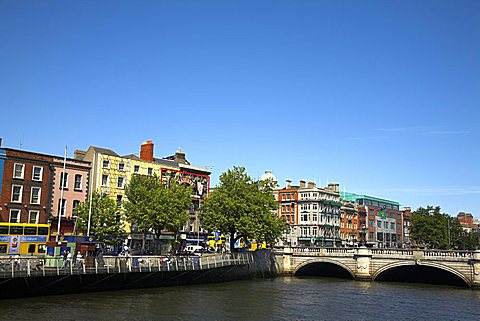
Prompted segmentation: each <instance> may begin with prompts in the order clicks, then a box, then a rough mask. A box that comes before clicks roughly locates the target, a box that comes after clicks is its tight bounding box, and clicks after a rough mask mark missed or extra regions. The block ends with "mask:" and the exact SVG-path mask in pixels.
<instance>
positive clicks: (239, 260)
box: [0, 252, 253, 278]
mask: <svg viewBox="0 0 480 321" xmlns="http://www.w3.org/2000/svg"><path fill="white" fill-rule="evenodd" d="M250 263H253V256H252V253H248V252H247V253H223V254H211V255H203V256H193V255H192V256H167V257H166V256H131V257H125V256H104V257H103V258H101V259H95V260H94V261H93V262H91V263H90V264H85V263H84V262H80V263H77V262H68V264H66V265H65V266H63V260H59V259H58V258H57V257H19V258H14V257H1V258H0V278H15V277H30V276H51V275H77V274H105V273H106V274H109V273H132V272H160V271H163V272H165V271H195V270H205V269H212V268H217V267H225V266H233V265H244V264H250Z"/></svg>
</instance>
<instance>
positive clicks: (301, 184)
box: [300, 179, 305, 188]
mask: <svg viewBox="0 0 480 321" xmlns="http://www.w3.org/2000/svg"><path fill="white" fill-rule="evenodd" d="M300 188H305V181H304V180H303V179H302V180H301V181H300Z"/></svg>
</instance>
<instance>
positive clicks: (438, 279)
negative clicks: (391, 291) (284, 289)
mask: <svg viewBox="0 0 480 321" xmlns="http://www.w3.org/2000/svg"><path fill="white" fill-rule="evenodd" d="M295 276H296V277H305V276H318V277H329V278H341V279H350V280H352V279H354V277H353V275H352V274H351V273H350V272H349V271H347V270H346V269H344V268H343V267H341V266H339V265H336V264H332V263H325V262H316V263H311V264H308V265H306V266H303V267H302V268H300V269H299V270H298V271H297V272H296V273H295ZM375 281H381V282H405V283H423V284H433V285H448V286H455V287H462V288H468V287H469V285H468V283H466V281H465V280H463V279H462V278H461V277H459V276H457V275H455V274H453V273H451V272H448V271H445V270H442V269H439V268H435V267H430V266H421V265H415V266H400V267H395V268H392V269H389V270H387V271H384V272H382V273H381V274H379V275H378V276H377V277H376V278H375Z"/></svg>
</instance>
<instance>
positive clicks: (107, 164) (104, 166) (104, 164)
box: [102, 159, 110, 168]
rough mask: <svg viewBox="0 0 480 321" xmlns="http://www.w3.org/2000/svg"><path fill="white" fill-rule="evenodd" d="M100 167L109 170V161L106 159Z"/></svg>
mask: <svg viewBox="0 0 480 321" xmlns="http://www.w3.org/2000/svg"><path fill="white" fill-rule="evenodd" d="M102 167H103V168H110V161H109V160H108V159H105V160H103V163H102Z"/></svg>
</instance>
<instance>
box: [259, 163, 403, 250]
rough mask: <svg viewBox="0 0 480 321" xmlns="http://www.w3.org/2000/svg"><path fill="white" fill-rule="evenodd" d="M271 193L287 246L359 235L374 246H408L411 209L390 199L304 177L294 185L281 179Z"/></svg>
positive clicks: (345, 241)
mask: <svg viewBox="0 0 480 321" xmlns="http://www.w3.org/2000/svg"><path fill="white" fill-rule="evenodd" d="M266 174H267V175H266V176H264V177H267V176H268V175H269V173H268V172H266ZM274 195H275V198H276V199H277V201H278V204H279V206H278V215H279V216H281V217H284V218H285V220H286V222H287V224H288V226H289V228H288V230H287V231H286V233H285V236H284V242H286V243H288V244H290V245H293V246H312V245H313V246H357V245H358V244H359V243H360V241H361V240H362V238H364V240H365V241H366V243H367V245H370V246H375V247H408V246H410V237H409V230H410V226H411V224H412V223H411V217H412V215H411V210H410V208H400V204H399V203H398V202H396V201H392V200H387V199H382V198H377V197H372V196H368V195H359V194H354V193H349V192H341V191H340V190H339V184H337V183H330V184H328V185H327V186H326V187H319V186H317V185H316V183H315V182H306V181H304V180H301V181H300V184H299V185H292V182H291V181H290V180H287V181H286V183H285V186H284V187H282V188H278V189H276V190H275V191H274ZM362 234H363V235H362Z"/></svg>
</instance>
